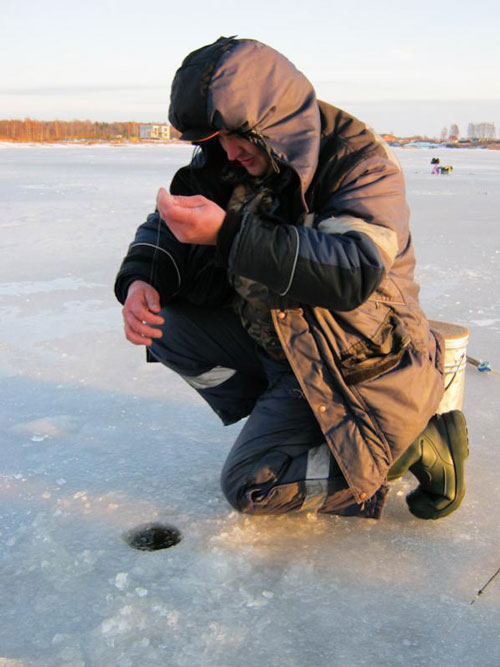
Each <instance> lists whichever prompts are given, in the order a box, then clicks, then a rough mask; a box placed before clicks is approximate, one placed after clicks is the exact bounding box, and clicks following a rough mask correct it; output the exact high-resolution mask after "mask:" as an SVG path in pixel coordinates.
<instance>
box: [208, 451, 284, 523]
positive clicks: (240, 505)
mask: <svg viewBox="0 0 500 667" xmlns="http://www.w3.org/2000/svg"><path fill="white" fill-rule="evenodd" d="M290 461H291V458H290V457H289V456H288V455H287V454H284V453H283V452H270V453H268V454H265V455H264V456H263V457H262V458H261V459H259V461H257V462H250V463H248V464H246V465H245V464H244V463H238V462H237V463H236V464H234V465H233V464H231V461H230V460H229V459H228V461H226V464H225V465H224V468H223V469H222V473H221V488H222V491H223V493H224V495H225V497H226V499H227V501H228V502H229V504H230V505H231V506H232V507H234V509H236V510H238V511H239V512H245V513H248V514H259V513H266V514H267V513H273V510H272V508H267V506H268V503H266V498H267V496H268V494H269V493H270V491H272V489H273V487H274V486H275V485H277V484H279V482H280V479H281V478H282V476H283V474H284V473H285V471H286V470H287V469H288V467H289V465H290ZM266 508H267V509H266Z"/></svg>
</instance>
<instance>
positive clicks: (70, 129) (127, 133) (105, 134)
mask: <svg viewBox="0 0 500 667" xmlns="http://www.w3.org/2000/svg"><path fill="white" fill-rule="evenodd" d="M138 137H139V123H132V122H129V123H97V122H91V121H90V120H72V121H62V120H50V121H43V120H32V119H31V118H26V119H25V120H0V139H10V140H14V141H58V140H64V139H107V140H109V139H120V138H123V139H135V138H138Z"/></svg>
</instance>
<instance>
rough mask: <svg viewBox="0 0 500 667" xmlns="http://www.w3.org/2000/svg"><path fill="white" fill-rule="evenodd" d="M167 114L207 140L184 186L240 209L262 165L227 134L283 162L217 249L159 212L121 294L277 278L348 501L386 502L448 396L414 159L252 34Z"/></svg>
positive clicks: (270, 283) (279, 304)
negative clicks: (234, 157) (413, 183)
mask: <svg viewBox="0 0 500 667" xmlns="http://www.w3.org/2000/svg"><path fill="white" fill-rule="evenodd" d="M169 118H170V121H171V123H172V124H173V125H174V127H176V128H177V129H178V130H179V131H180V132H181V133H182V136H183V138H187V139H191V140H193V141H201V140H203V139H206V140H204V141H201V143H200V144H199V145H200V148H201V151H200V152H198V154H196V155H195V157H194V158H193V160H192V162H191V164H190V165H188V166H187V167H183V168H181V169H180V170H179V171H178V172H177V174H176V175H175V177H174V179H173V181H172V183H171V187H170V190H171V192H172V193H173V194H183V195H191V194H203V195H205V196H207V197H209V198H210V199H212V200H214V201H215V202H216V203H218V204H219V205H220V206H222V207H223V208H225V209H226V210H228V204H229V202H230V199H231V196H232V195H233V193H234V189H235V184H242V183H243V184H244V183H245V179H246V178H247V179H248V175H246V172H245V171H244V170H238V169H237V168H235V167H234V165H231V164H229V163H228V161H227V157H226V155H225V153H224V151H223V150H222V149H221V147H220V145H219V142H218V140H217V138H216V137H214V134H215V133H217V131H219V130H226V131H230V132H237V133H239V134H241V135H242V136H244V137H245V138H247V139H248V140H250V141H253V142H255V143H256V144H257V145H259V146H261V147H262V148H263V149H264V150H266V152H267V153H268V155H269V157H270V160H271V161H272V164H273V168H274V172H273V174H272V175H271V176H269V177H267V178H266V179H264V180H263V181H262V183H259V188H258V192H257V194H255V193H254V194H253V196H252V197H251V198H250V199H248V200H247V201H243V202H242V203H241V206H240V207H236V209H235V208H234V207H233V206H231V207H230V210H228V212H227V214H226V217H225V220H224V222H223V225H222V227H221V229H220V232H219V236H218V240H217V246H216V247H215V248H213V247H208V246H196V245H188V244H181V243H180V242H178V241H177V240H176V239H175V237H174V236H173V235H172V234H171V232H170V231H169V229H168V227H167V226H166V225H165V224H160V220H159V216H158V213H154V214H152V215H151V216H149V218H148V220H147V221H146V223H144V225H142V226H141V227H140V228H139V229H138V231H137V234H136V238H135V240H134V242H133V243H132V244H131V246H130V248H129V251H128V254H127V256H126V257H125V259H124V261H123V264H122V267H121V269H120V272H119V274H118V277H117V282H116V287H115V291H116V295H117V297H118V299H119V300H120V301H121V302H122V303H123V302H124V300H125V298H126V293H127V289H128V286H129V285H130V283H131V282H132V281H133V280H136V279H142V280H145V281H147V282H150V283H151V284H153V286H154V287H156V289H158V291H159V293H160V297H161V301H162V305H165V303H166V302H168V300H170V299H173V298H185V299H188V300H190V301H191V302H193V303H200V304H201V303H203V304H214V305H216V304H224V303H226V302H227V301H228V299H230V298H231V294H232V290H231V287H230V285H229V282H228V278H227V276H228V272H229V273H232V274H235V275H238V276H242V277H243V278H245V279H248V280H250V281H256V282H257V283H260V284H263V285H265V286H267V288H268V290H269V293H270V302H269V307H270V310H271V315H272V320H273V323H274V327H275V330H276V333H277V336H278V338H279V341H280V343H281V346H282V348H283V351H284V353H285V355H286V357H287V359H288V361H289V363H290V366H291V368H292V370H293V372H294V374H295V375H296V377H297V380H298V381H299V383H300V385H301V388H302V390H303V393H304V395H305V397H306V399H307V401H308V402H309V404H310V406H311V408H312V410H313V412H314V413H315V415H316V418H317V420H318V423H319V425H320V427H321V429H322V431H323V433H324V436H325V439H326V442H327V443H328V445H329V447H330V449H331V451H332V453H333V455H334V457H335V459H336V461H337V463H338V465H339V467H340V469H341V471H342V473H343V475H344V477H345V479H346V481H347V483H348V485H349V498H348V499H347V500H346V498H343V499H342V505H343V506H346V504H347V505H349V503H350V504H351V505H352V507H353V513H356V508H359V509H360V512H361V508H362V507H363V506H364V503H365V502H366V501H369V499H377V497H378V498H379V500H381V498H382V496H383V495H384V494H383V493H380V490H381V489H383V488H384V487H383V485H384V481H385V479H386V476H387V471H388V469H389V467H390V466H391V464H392V463H393V461H394V460H396V459H397V458H398V457H399V456H400V455H401V454H402V453H403V452H404V450H405V449H406V448H407V447H408V446H409V445H410V444H411V442H412V441H413V440H414V439H415V438H416V437H417V436H418V434H419V433H421V432H422V430H423V429H424V428H425V426H426V425H427V422H428V420H429V419H430V417H431V416H432V415H433V414H434V413H435V412H436V409H437V406H438V404H439V402H440V399H441V397H442V394H443V374H442V359H441V357H442V354H441V341H440V339H439V336H438V334H436V333H435V332H433V331H431V330H430V328H429V324H428V322H427V320H426V318H425V316H424V314H423V312H422V310H421V308H420V306H419V301H418V291H419V288H418V286H417V284H416V283H415V280H414V266H415V258H414V251H413V245H412V240H411V235H410V231H409V226H408V219H409V211H408V207H407V204H406V199H405V185H404V178H403V174H402V171H401V168H400V165H399V163H398V161H397V159H396V158H395V157H394V155H393V154H392V153H391V152H390V150H389V148H388V147H387V146H386V145H385V144H384V142H383V141H382V140H381V139H380V138H379V137H378V136H377V135H376V134H375V133H374V132H373V131H372V130H371V129H370V128H368V127H367V126H366V125H365V124H364V123H362V122H361V121H359V120H358V119H356V118H354V117H353V116H351V115H349V114H348V113H346V112H345V111H342V110H340V109H337V108H335V107H333V106H331V105H328V104H325V103H324V102H320V101H318V100H317V99H316V96H315V93H314V90H313V87H312V85H311V84H310V82H309V81H308V80H307V79H306V78H305V77H304V75H303V74H301V73H300V72H299V71H298V70H297V69H296V68H295V67H294V66H293V64H292V63H290V62H289V61H288V60H287V59H286V58H285V57H284V56H283V55H281V54H280V53H278V52H277V51H275V50H273V49H271V48H270V47H268V46H266V45H264V44H261V43H259V42H257V41H254V40H247V39H241V40H240V39H234V38H220V39H219V40H217V41H216V42H214V43H213V44H211V45H208V46H206V47H203V48H201V49H199V50H198V51H195V52H193V53H192V54H190V55H189V56H188V57H187V58H186V59H185V60H184V62H183V64H182V66H181V67H180V69H179V70H178V72H177V74H176V77H175V79H174V83H173V86H172V95H171V106H170V111H169ZM208 137H212V138H208ZM377 492H378V496H377ZM376 504H378V506H380V505H381V502H378V501H377V503H376ZM379 511H380V507H378V509H377V510H376V511H375V510H374V511H373V513H372V515H373V516H376V515H378V514H379Z"/></svg>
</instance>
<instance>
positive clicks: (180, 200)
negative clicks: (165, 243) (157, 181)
mask: <svg viewBox="0 0 500 667" xmlns="http://www.w3.org/2000/svg"><path fill="white" fill-rule="evenodd" d="M156 205H157V208H158V211H159V212H160V216H161V217H162V219H163V220H164V221H165V222H166V224H167V225H168V227H169V228H170V230H171V231H172V233H173V235H174V236H175V237H176V239H177V240H178V241H180V242H181V243H198V244H201V245H215V244H216V242H217V234H218V233H219V229H220V227H221V225H222V222H223V221H224V218H225V216H226V212H225V211H224V209H223V208H221V207H220V206H219V205H218V204H216V203H215V202H213V201H211V200H210V199H207V198H206V197H203V195H194V196H192V197H181V196H174V195H171V194H169V193H168V192H167V191H166V190H165V188H160V190H159V192H158V197H157V199H156Z"/></svg>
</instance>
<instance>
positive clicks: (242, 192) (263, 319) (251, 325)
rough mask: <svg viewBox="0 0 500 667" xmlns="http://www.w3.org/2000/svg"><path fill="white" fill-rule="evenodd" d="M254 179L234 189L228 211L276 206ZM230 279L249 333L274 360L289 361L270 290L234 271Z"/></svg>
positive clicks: (238, 311) (235, 300) (237, 311)
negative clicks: (278, 327)
mask: <svg viewBox="0 0 500 667" xmlns="http://www.w3.org/2000/svg"><path fill="white" fill-rule="evenodd" d="M253 180H254V182H253V183H248V182H247V183H243V184H239V185H237V186H236V187H235V188H234V191H233V194H232V196H231V199H230V200H229V204H228V210H231V211H240V210H241V209H242V208H246V209H250V210H252V212H253V211H255V210H257V209H258V210H262V209H264V210H269V209H270V208H272V207H273V204H275V200H274V197H273V195H272V194H271V192H270V191H269V190H267V189H266V188H265V187H262V181H261V180H260V179H253ZM259 186H261V187H259ZM228 277H229V282H230V284H231V285H232V287H233V289H234V290H235V292H236V294H235V297H234V300H233V308H234V311H235V312H236V314H237V315H238V316H239V318H240V320H241V323H242V325H243V327H244V328H245V330H246V331H247V332H248V334H249V335H250V336H251V337H252V338H253V340H255V342H256V343H257V344H258V345H259V346H260V347H262V348H263V349H264V350H265V351H266V352H267V354H268V355H269V356H270V357H271V358H272V359H276V360H283V361H284V360H286V355H285V353H284V351H283V348H282V347H281V343H280V341H279V338H278V335H277V333H276V330H275V328H274V325H273V321H272V317H271V306H270V302H269V296H270V292H269V288H268V287H267V286H266V285H263V284H262V283H259V282H256V281H255V280H250V279H249V278H244V277H243V276H239V275H237V274H236V273H233V272H232V271H228Z"/></svg>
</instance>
